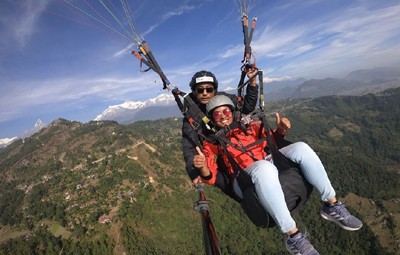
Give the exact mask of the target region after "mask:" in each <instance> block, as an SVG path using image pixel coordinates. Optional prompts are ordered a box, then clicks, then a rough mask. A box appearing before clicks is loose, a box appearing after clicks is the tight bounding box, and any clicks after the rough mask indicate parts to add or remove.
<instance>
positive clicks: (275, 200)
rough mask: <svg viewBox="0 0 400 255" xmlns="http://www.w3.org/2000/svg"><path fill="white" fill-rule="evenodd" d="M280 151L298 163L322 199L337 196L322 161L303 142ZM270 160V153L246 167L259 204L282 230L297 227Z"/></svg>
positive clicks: (238, 193) (239, 192)
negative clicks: (263, 158)
mask: <svg viewBox="0 0 400 255" xmlns="http://www.w3.org/2000/svg"><path fill="white" fill-rule="evenodd" d="M280 152H282V154H283V155H285V156H286V157H288V158H289V159H291V160H292V161H294V162H296V163H298V164H299V165H300V168H301V170H302V172H303V174H304V176H305V178H306V179H307V180H308V182H309V183H310V184H311V185H313V186H314V188H315V189H316V190H317V191H318V193H319V194H320V195H321V200H322V201H328V200H329V199H331V198H333V197H335V196H336V193H335V190H334V189H333V187H332V185H331V182H330V180H329V178H328V175H327V174H326V171H325V168H324V166H323V165H322V163H321V160H320V159H319V157H318V155H317V154H316V153H315V152H314V150H313V149H311V147H310V146H308V145H307V144H306V143H304V142H297V143H293V144H290V145H289V146H286V147H284V148H282V149H280ZM271 161H272V160H271V156H270V155H269V156H267V157H266V159H265V160H260V161H256V162H254V163H253V164H252V165H251V166H249V167H247V168H246V169H245V170H246V172H247V173H249V175H250V176H251V179H252V181H253V183H254V186H255V190H256V192H257V195H258V197H259V199H260V203H261V204H262V206H263V207H264V208H265V209H266V210H267V212H268V213H269V214H270V215H271V216H272V218H273V219H274V220H275V222H276V223H277V224H278V226H279V227H280V229H281V231H282V232H284V233H287V232H289V231H290V230H292V229H294V228H296V222H295V221H294V220H293V218H292V216H291V215H290V212H289V209H288V208H287V205H286V202H285V196H284V194H283V191H282V187H281V184H280V182H279V178H278V170H277V169H276V167H275V165H274V164H273V163H272V162H271ZM234 186H236V185H234ZM237 188H238V186H236V188H235V191H236V193H237V195H238V196H240V197H241V195H242V194H241V193H242V192H241V191H240V189H237Z"/></svg>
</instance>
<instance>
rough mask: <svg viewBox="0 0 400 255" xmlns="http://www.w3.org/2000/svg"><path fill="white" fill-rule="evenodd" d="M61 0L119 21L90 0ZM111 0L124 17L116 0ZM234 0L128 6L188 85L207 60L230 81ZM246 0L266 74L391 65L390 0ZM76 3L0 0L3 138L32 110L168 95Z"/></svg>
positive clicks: (173, 76) (398, 21)
mask: <svg viewBox="0 0 400 255" xmlns="http://www.w3.org/2000/svg"><path fill="white" fill-rule="evenodd" d="M68 2H71V3H74V4H76V5H77V6H80V7H81V8H83V7H85V10H86V12H87V13H89V14H90V15H92V16H94V15H96V14H97V13H99V14H102V15H103V17H105V19H106V20H107V21H108V22H110V24H111V27H113V28H118V25H117V24H116V23H115V22H113V18H112V17H111V16H105V15H106V12H105V9H103V8H102V7H101V4H100V3H99V1H94V0H91V1H88V0H79V1H77V0H68ZM85 2H90V3H91V5H90V6H92V7H93V8H89V7H88V5H85ZM103 2H108V0H103ZM113 2H114V4H115V6H116V8H119V10H120V11H121V12H114V13H116V15H117V16H118V17H119V18H121V21H122V22H123V23H124V24H126V21H127V20H126V17H125V16H124V15H122V14H121V13H122V11H123V8H122V7H121V4H120V2H119V1H116V0H115V1H113ZM238 2H240V1H234V0H202V1H196V0H187V1H185V0H146V1H145V0H140V1H139V0H130V1H129V5H130V7H129V9H130V11H131V12H132V13H133V22H134V26H135V28H136V29H137V31H138V32H139V33H140V34H141V35H142V36H143V37H144V38H145V39H146V41H147V42H148V44H149V45H150V47H151V48H152V51H153V53H154V55H155V56H156V58H157V60H158V62H159V64H160V65H161V67H162V68H163V70H164V72H165V74H166V75H167V77H168V78H169V80H170V81H171V82H172V83H173V84H174V85H175V86H177V87H179V88H180V89H181V90H183V91H188V82H189V81H190V78H191V76H192V75H193V73H194V72H196V71H199V70H202V69H206V70H210V71H212V72H214V73H215V74H216V76H217V78H218V80H219V82H220V86H221V88H222V89H223V88H226V87H229V86H230V87H235V86H237V83H238V80H239V77H240V67H241V60H242V58H243V34H242V28H241V20H240V11H239V8H238ZM247 3H248V6H249V9H248V14H249V18H250V19H251V18H252V17H253V16H257V18H258V21H257V27H256V29H255V33H254V36H253V41H252V48H253V51H254V53H253V55H254V56H255V58H256V61H257V66H258V67H259V68H261V69H263V70H264V76H265V77H267V78H279V77H283V76H291V77H295V78H298V77H303V78H306V79H311V78H325V77H336V78H343V77H345V76H346V75H347V74H348V73H349V72H351V71H354V70H358V69H364V68H373V67H378V66H399V65H400V63H399V62H400V29H399V28H400V1H398V0H382V1H372V0H335V1H328V0H307V1H304V0H291V1H283V0H251V1H247ZM69 6H70V5H69ZM73 9H74V8H68V4H66V3H64V4H63V3H62V1H56V0H2V1H0V138H5V137H13V136H17V135H20V134H21V133H22V132H23V131H24V130H26V129H28V128H30V127H32V126H33V124H34V123H35V121H36V120H37V119H41V120H42V121H44V122H46V123H50V122H51V121H53V120H54V119H57V118H60V117H62V118H66V119H70V120H77V121H82V122H87V121H90V120H92V119H94V118H95V117H96V116H97V115H98V114H100V113H101V112H102V111H103V110H105V109H106V108H107V107H108V106H110V105H115V104H120V103H123V102H124V101H126V100H131V101H139V100H140V101H144V100H147V99H150V98H154V97H156V96H157V95H158V94H160V93H166V91H163V90H162V84H161V81H160V79H159V78H158V77H157V76H156V75H155V74H154V73H152V72H147V73H142V72H140V67H139V61H138V60H137V59H136V58H134V57H133V56H132V55H130V50H132V49H136V48H135V46H134V45H132V44H131V42H130V41H128V40H126V39H125V38H123V37H122V36H120V35H119V34H116V33H114V32H113V31H112V30H111V29H109V28H107V27H106V26H104V25H102V24H100V23H99V22H97V21H95V20H93V19H91V18H90V17H88V16H85V15H83V16H85V17H82V16H78V15H77V14H76V12H75V11H74V10H73ZM88 20H92V23H93V24H92V25H90V24H89V23H88ZM267 92H268V91H267V88H266V94H268V93H267Z"/></svg>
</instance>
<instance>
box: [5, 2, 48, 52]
mask: <svg viewBox="0 0 400 255" xmlns="http://www.w3.org/2000/svg"><path fill="white" fill-rule="evenodd" d="M48 2H49V0H28V1H25V2H24V3H23V4H21V5H22V8H20V10H21V11H22V12H21V13H20V15H19V16H8V18H7V19H6V21H7V26H8V27H10V29H11V31H12V38H13V39H14V40H15V41H17V43H18V44H19V46H20V47H24V46H25V45H26V43H27V41H28V40H29V38H30V37H31V35H32V34H33V33H34V32H35V29H36V23H37V20H38V19H39V17H40V15H41V14H42V13H43V11H44V10H45V9H46V6H47V4H48Z"/></svg>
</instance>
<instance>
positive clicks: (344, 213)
mask: <svg viewBox="0 0 400 255" xmlns="http://www.w3.org/2000/svg"><path fill="white" fill-rule="evenodd" d="M334 210H335V211H336V213H337V214H339V215H340V216H342V217H343V218H346V217H347V216H349V215H350V213H349V211H347V209H346V206H345V205H344V204H342V203H340V204H338V205H334Z"/></svg>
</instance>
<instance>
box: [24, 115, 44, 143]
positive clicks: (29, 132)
mask: <svg viewBox="0 0 400 255" xmlns="http://www.w3.org/2000/svg"><path fill="white" fill-rule="evenodd" d="M46 126H47V124H46V123H44V122H43V121H42V120H40V119H38V120H37V121H36V122H35V125H34V126H33V128H31V129H28V130H26V131H25V132H24V133H23V134H22V135H21V137H20V138H26V137H30V136H31V135H33V134H35V133H37V132H39V131H40V130H41V129H42V128H45V127H46Z"/></svg>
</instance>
